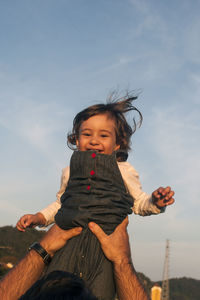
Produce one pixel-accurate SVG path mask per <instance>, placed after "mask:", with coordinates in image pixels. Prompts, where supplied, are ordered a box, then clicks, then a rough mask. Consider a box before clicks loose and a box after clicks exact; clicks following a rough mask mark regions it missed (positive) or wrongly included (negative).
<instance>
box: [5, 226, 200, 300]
mask: <svg viewBox="0 0 200 300" xmlns="http://www.w3.org/2000/svg"><path fill="white" fill-rule="evenodd" d="M44 234H45V231H39V230H36V229H28V230H27V231H26V232H19V231H18V230H17V229H16V228H14V227H12V226H5V227H0V278H1V276H3V275H4V274H5V273H6V272H7V270H8V269H7V268H6V267H5V263H8V262H10V263H13V264H15V263H16V262H17V261H19V260H20V259H21V258H22V257H23V256H24V255H25V254H26V253H27V249H28V247H29V246H30V245H31V244H32V243H33V242H35V241H39V240H40V239H41V238H42V236H43V235H44ZM138 277H139V278H140V280H141V281H142V282H143V284H144V287H145V289H146V291H147V292H148V293H149V294H150V290H151V287H152V286H153V285H154V283H155V282H153V281H151V279H149V278H148V277H146V276H145V275H144V274H143V273H139V272H138ZM157 283H158V284H159V285H160V286H162V282H161V281H160V282H157ZM169 286H170V300H200V280H196V279H192V278H186V277H183V278H172V279H170V280H169Z"/></svg>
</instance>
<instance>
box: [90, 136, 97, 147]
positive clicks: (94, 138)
mask: <svg viewBox="0 0 200 300" xmlns="http://www.w3.org/2000/svg"><path fill="white" fill-rule="evenodd" d="M90 144H91V145H93V146H94V145H98V144H99V141H98V139H97V138H96V137H91V139H90Z"/></svg>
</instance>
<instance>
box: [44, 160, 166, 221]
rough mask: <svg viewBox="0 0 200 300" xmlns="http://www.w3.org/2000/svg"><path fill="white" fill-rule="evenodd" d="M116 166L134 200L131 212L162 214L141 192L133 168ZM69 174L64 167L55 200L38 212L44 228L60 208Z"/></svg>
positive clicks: (123, 165) (146, 214)
mask: <svg viewBox="0 0 200 300" xmlns="http://www.w3.org/2000/svg"><path fill="white" fill-rule="evenodd" d="M117 164H118V167H119V170H120V172H121V175H122V178H123V180H124V184H125V186H126V188H127V189H128V191H129V193H130V195H131V196H132V197H133V199H134V203H133V208H132V210H133V212H134V213H135V214H137V215H141V216H148V215H151V214H159V213H160V212H163V211H164V209H159V208H158V207H157V206H156V205H154V204H153V203H152V197H151V195H148V194H146V193H145V192H143V191H142V186H141V183H140V181H139V175H138V173H137V171H136V170H135V169H134V168H133V166H131V164H129V163H128V162H117ZM69 172H70V168H69V167H66V168H64V169H63V170H62V176H61V185H60V190H59V191H58V193H57V194H56V196H57V200H56V201H54V202H52V203H51V204H49V205H48V206H47V207H46V208H44V209H42V210H41V211H40V213H42V214H43V215H44V217H45V219H46V224H45V226H47V225H49V224H51V223H53V222H54V217H55V215H56V213H57V211H58V209H59V208H60V207H61V202H60V198H61V196H62V194H63V193H64V192H65V189H66V187H67V183H68V180H69Z"/></svg>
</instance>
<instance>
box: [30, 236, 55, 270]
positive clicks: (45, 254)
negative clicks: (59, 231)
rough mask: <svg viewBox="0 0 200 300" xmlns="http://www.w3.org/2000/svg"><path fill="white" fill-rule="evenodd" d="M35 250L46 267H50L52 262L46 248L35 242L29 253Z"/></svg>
mask: <svg viewBox="0 0 200 300" xmlns="http://www.w3.org/2000/svg"><path fill="white" fill-rule="evenodd" d="M31 250H34V251H35V252H36V253H37V254H38V255H39V256H40V257H41V258H42V260H43V262H44V264H45V265H48V264H49V263H50V262H51V256H50V254H49V253H48V252H47V251H46V250H45V248H44V247H43V246H42V245H41V244H40V243H38V242H34V243H33V244H32V245H31V246H30V247H29V248H28V251H31Z"/></svg>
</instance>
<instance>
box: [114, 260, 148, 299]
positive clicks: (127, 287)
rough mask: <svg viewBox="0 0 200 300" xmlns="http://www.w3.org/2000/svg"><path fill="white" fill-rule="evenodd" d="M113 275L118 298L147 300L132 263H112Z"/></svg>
mask: <svg viewBox="0 0 200 300" xmlns="http://www.w3.org/2000/svg"><path fill="white" fill-rule="evenodd" d="M114 275H115V282H116V288H117V296H118V299H119V300H149V299H150V298H149V297H148V295H147V294H146V292H145V291H144V288H143V286H142V284H141V283H140V281H139V279H138V277H137V275H136V272H135V270H134V268H133V265H132V263H127V262H126V263H120V264H114Z"/></svg>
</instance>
